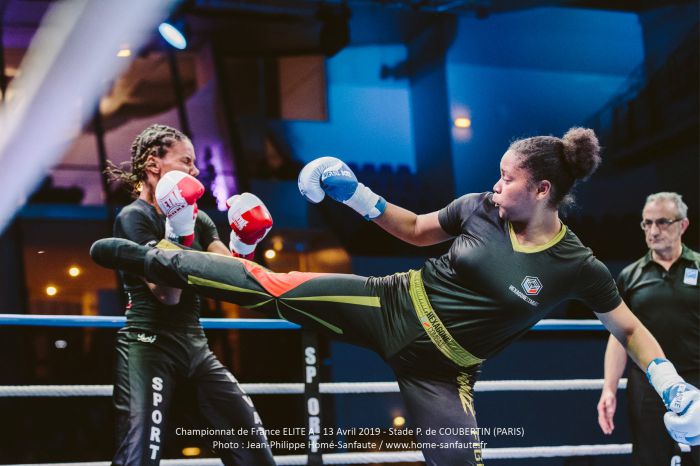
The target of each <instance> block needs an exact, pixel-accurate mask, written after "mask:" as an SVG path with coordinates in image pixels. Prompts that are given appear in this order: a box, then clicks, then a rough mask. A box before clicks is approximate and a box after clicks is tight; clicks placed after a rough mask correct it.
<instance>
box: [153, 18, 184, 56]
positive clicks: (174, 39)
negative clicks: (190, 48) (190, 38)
mask: <svg viewBox="0 0 700 466" xmlns="http://www.w3.org/2000/svg"><path fill="white" fill-rule="evenodd" d="M158 32H160V35H161V36H162V37H163V39H165V41H166V42H167V43H168V44H170V45H172V46H173V47H175V48H176V49H178V50H184V49H185V47H187V39H185V36H184V35H183V34H182V32H180V31H179V30H178V29H177V28H176V27H175V26H173V25H172V24H170V23H160V26H158Z"/></svg>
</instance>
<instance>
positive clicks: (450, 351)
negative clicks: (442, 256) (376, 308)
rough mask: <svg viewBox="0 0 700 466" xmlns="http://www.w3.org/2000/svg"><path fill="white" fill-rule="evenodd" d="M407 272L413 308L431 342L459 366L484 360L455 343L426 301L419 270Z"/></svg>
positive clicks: (471, 364)
mask: <svg viewBox="0 0 700 466" xmlns="http://www.w3.org/2000/svg"><path fill="white" fill-rule="evenodd" d="M408 273H409V279H410V286H409V294H410V295H411V301H412V302H413V308H414V309H415V311H416V315H417V316H418V320H420V322H421V325H422V326H423V330H425V333H427V334H428V337H430V340H431V341H432V342H433V344H434V345H435V346H436V347H437V348H438V349H439V350H440V352H441V353H442V354H444V355H445V356H447V358H448V359H449V360H450V361H452V362H454V363H455V364H457V365H458V366H460V367H472V366H475V365H477V364H481V363H482V362H483V361H484V360H483V359H480V358H477V357H476V356H474V355H473V354H471V353H470V352H469V351H467V350H465V349H464V348H463V347H462V346H461V345H460V344H459V343H457V341H456V340H455V339H454V338H453V337H452V335H450V332H448V331H447V328H445V325H444V324H443V323H442V321H440V318H439V317H438V315H437V314H436V313H435V311H434V310H433V307H432V306H431V305H430V301H428V294H427V293H426V292H425V287H424V286H423V279H422V278H421V275H420V271H417V270H411V271H409V272H408Z"/></svg>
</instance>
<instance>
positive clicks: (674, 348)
mask: <svg viewBox="0 0 700 466" xmlns="http://www.w3.org/2000/svg"><path fill="white" fill-rule="evenodd" d="M699 268H700V254H698V253H697V252H695V251H693V250H691V249H689V248H687V247H686V246H685V245H684V246H683V251H682V253H681V257H679V258H678V260H677V261H676V262H674V263H673V265H671V267H670V268H669V270H668V271H666V270H665V269H664V268H663V267H662V266H661V265H660V264H658V263H656V262H654V261H653V260H652V258H651V251H650V252H648V253H647V254H646V255H645V256H644V257H642V258H641V259H639V260H637V261H636V262H634V263H632V264H630V265H628V266H627V267H625V268H624V269H623V270H622V272H620V276H619V277H618V278H617V286H618V288H619V290H620V294H621V295H622V297H623V299H624V300H625V302H626V303H627V304H628V305H629V307H630V309H632V312H634V314H635V315H636V316H637V317H639V320H641V321H642V323H643V324H644V326H645V327H646V328H647V329H649V331H650V332H651V334H652V335H654V337H655V338H656V339H657V341H658V342H659V344H660V345H661V348H662V349H663V350H664V353H665V354H666V357H667V358H668V360H669V361H671V362H672V363H673V364H674V365H675V366H676V370H677V371H678V373H679V374H681V375H682V376H683V377H684V378H685V379H686V380H687V381H688V382H690V383H692V384H694V385H697V384H700V286H698V269H699Z"/></svg>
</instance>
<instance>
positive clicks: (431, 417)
mask: <svg viewBox="0 0 700 466" xmlns="http://www.w3.org/2000/svg"><path fill="white" fill-rule="evenodd" d="M145 262H146V263H145V274H146V278H147V279H148V280H149V281H153V282H154V283H160V284H164V285H170V286H175V287H180V288H186V287H190V288H193V289H194V290H195V291H196V292H197V293H198V294H201V295H204V296H208V297H211V298H215V299H220V300H223V301H228V302H233V303H236V304H239V305H243V306H246V307H249V308H254V309H258V310H261V311H264V312H267V313H269V314H273V315H277V316H279V317H281V318H284V319H287V320H290V321H292V322H295V323H298V324H300V325H302V326H305V327H311V328H314V329H316V330H319V331H321V332H324V333H325V334H328V335H330V336H333V337H335V338H338V339H340V340H343V341H347V342H349V343H354V344H357V345H360V346H364V347H367V348H370V349H372V350H374V351H376V352H377V353H378V354H379V355H380V356H382V357H383V358H384V359H385V360H386V361H387V363H388V364H389V365H390V366H391V367H392V369H393V370H394V372H395V374H396V377H397V380H398V382H399V387H400V389H401V393H402V396H403V399H404V402H405V404H406V407H407V410H408V414H409V420H410V421H411V423H412V426H413V427H414V429H415V431H416V439H417V441H418V442H419V444H418V445H416V446H417V447H419V448H420V449H421V450H422V451H423V455H424V456H425V459H426V463H427V464H428V465H432V466H438V465H439V466H453V465H454V466H457V465H460V466H463V465H470V466H479V465H482V464H483V462H482V459H481V457H482V453H481V448H482V444H481V442H480V439H479V434H478V429H477V423H476V415H475V412H474V405H473V395H472V388H473V385H474V383H475V381H476V378H477V375H478V371H479V366H478V365H476V364H474V365H463V366H460V365H458V364H455V363H454V362H453V361H452V360H451V359H450V357H446V356H447V355H450V354H452V353H451V351H453V348H450V347H449V346H450V343H453V342H449V341H448V344H446V347H445V348H442V349H438V348H437V347H436V344H435V343H434V342H433V341H431V338H429V335H428V333H427V331H426V330H425V329H424V325H427V324H426V323H424V324H422V323H421V320H419V317H418V315H417V311H416V310H415V308H414V304H415V301H414V298H415V297H416V295H417V294H418V295H419V294H420V290H416V289H414V287H413V284H414V282H415V280H412V279H416V278H417V279H418V280H419V275H418V276H416V274H419V272H411V273H404V274H396V275H391V276H388V277H381V278H366V277H360V276H357V275H349V274H327V273H302V272H290V273H284V274H282V273H274V272H271V271H269V270H267V269H265V268H264V267H261V266H260V265H258V264H255V263H254V262H251V261H247V260H245V259H240V258H232V257H226V256H221V255H218V254H212V253H203V252H197V251H177V250H160V249H152V250H150V251H149V252H148V253H147V255H146V261H145ZM411 277H412V278H411ZM423 293H424V290H423ZM431 323H434V322H433V321H431ZM460 354H463V353H460Z"/></svg>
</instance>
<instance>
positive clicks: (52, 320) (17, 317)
mask: <svg viewBox="0 0 700 466" xmlns="http://www.w3.org/2000/svg"><path fill="white" fill-rule="evenodd" d="M199 320H200V322H201V323H202V327H204V328H205V329H238V330H298V329H299V328H300V327H299V325H297V324H294V323H292V322H287V321H286V320H281V319H214V318H205V317H203V318H201V319H199ZM125 323H126V318H125V317H124V316H114V317H111V316H78V315H39V314H0V326H23V327H92V328H121V327H123V326H124V325H125ZM533 330H541V331H542V330H544V331H561V330H567V331H571V330H575V331H586V330H605V327H603V324H601V323H600V321H598V320H595V319H589V320H564V319H545V320H542V321H540V322H539V323H537V324H536V325H535V326H534V327H533Z"/></svg>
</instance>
